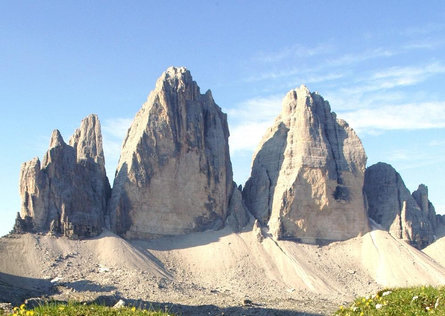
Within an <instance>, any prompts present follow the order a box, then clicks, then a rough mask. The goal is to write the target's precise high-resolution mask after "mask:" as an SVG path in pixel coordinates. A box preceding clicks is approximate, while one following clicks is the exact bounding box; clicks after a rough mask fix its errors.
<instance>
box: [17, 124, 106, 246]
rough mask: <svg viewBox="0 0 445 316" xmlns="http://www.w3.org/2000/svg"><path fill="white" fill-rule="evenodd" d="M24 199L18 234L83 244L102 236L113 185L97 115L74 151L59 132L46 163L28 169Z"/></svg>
mask: <svg viewBox="0 0 445 316" xmlns="http://www.w3.org/2000/svg"><path fill="white" fill-rule="evenodd" d="M20 195H21V198H22V207H21V212H20V215H19V216H18V218H17V222H16V225H15V226H16V227H15V230H16V231H17V232H20V230H23V231H26V230H30V229H31V226H32V229H33V230H35V231H39V232H47V231H52V232H54V233H62V234H64V235H66V236H68V237H72V238H78V237H89V236H95V235H98V234H99V233H100V232H101V231H102V227H103V224H104V222H103V219H104V213H105V210H106V204H107V200H108V198H109V196H110V185H109V183H108V179H107V177H106V174H105V160H104V154H103V150H102V135H101V130H100V123H99V120H98V118H97V116H96V115H90V116H88V117H87V118H85V119H84V120H83V121H82V123H81V126H80V128H79V129H77V130H76V131H75V132H74V135H73V136H72V137H71V139H70V142H69V145H68V144H66V143H65V142H64V140H63V138H62V136H61V135H60V133H59V131H58V130H55V131H54V132H53V134H52V136H51V141H50V148H49V150H48V151H47V153H46V154H45V157H44V159H43V162H42V163H40V160H39V159H38V158H34V159H33V160H31V161H29V162H26V163H24V164H23V165H22V168H21V171H20Z"/></svg>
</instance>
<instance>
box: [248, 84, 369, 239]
mask: <svg viewBox="0 0 445 316" xmlns="http://www.w3.org/2000/svg"><path fill="white" fill-rule="evenodd" d="M366 159H367V158H366V154H365V151H364V149H363V146H362V143H361V141H360V139H359V138H358V137H357V135H356V134H355V132H354V130H353V129H352V128H350V127H349V125H348V124H347V123H346V122H345V121H343V120H341V119H338V118H337V117H336V114H335V113H333V112H331V109H330V105H329V103H328V102H327V101H325V100H324V99H323V98H322V97H321V96H320V95H318V94H317V93H311V92H310V91H309V90H308V89H307V88H306V87H305V86H301V87H300V88H297V89H295V90H291V91H290V92H289V93H288V94H287V95H286V97H285V98H284V99H283V102H282V111H281V114H280V115H279V116H278V117H277V118H276V120H275V123H274V125H273V126H272V127H271V128H269V129H268V131H267V132H266V134H265V135H264V136H263V139H262V141H261V143H260V145H259V146H258V148H257V151H256V153H255V154H254V157H253V163H252V172H251V177H250V178H249V180H248V181H247V183H246V185H245V188H244V190H243V198H244V201H245V203H246V205H247V207H248V209H249V210H250V212H251V213H253V214H254V216H255V217H256V218H257V219H258V220H259V221H260V223H261V224H262V225H268V226H269V230H270V232H271V233H272V234H273V235H274V236H275V237H276V238H281V239H295V240H300V241H303V242H309V243H318V242H324V241H333V240H345V239H348V238H351V237H355V236H357V235H360V234H363V233H365V232H367V231H368V219H367V213H366V205H365V199H364V195H363V192H362V188H363V179H364V171H365V168H366Z"/></svg>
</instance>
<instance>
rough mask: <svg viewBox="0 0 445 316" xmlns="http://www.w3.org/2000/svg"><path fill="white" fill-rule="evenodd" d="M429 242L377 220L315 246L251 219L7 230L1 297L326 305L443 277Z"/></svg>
mask: <svg viewBox="0 0 445 316" xmlns="http://www.w3.org/2000/svg"><path fill="white" fill-rule="evenodd" d="M439 241H440V240H439ZM439 241H438V242H439ZM430 247H431V248H430ZM430 247H429V250H428V251H425V252H426V253H425V252H422V251H419V250H417V249H415V248H413V247H411V246H409V245H408V244H406V243H405V242H403V241H401V240H397V239H395V238H393V237H392V236H391V235H389V234H388V233H387V232H384V231H381V230H378V229H375V230H373V231H372V232H370V233H368V234H366V235H364V236H361V237H357V238H354V239H350V240H347V241H343V242H334V243H330V244H328V245H324V246H318V245H307V244H300V243H296V242H292V241H276V240H274V239H273V238H271V237H270V236H268V234H267V231H264V230H263V231H261V230H260V229H259V228H254V225H253V224H251V225H250V227H248V228H246V230H245V231H244V232H241V233H233V232H232V231H231V230H230V228H225V229H223V230H220V231H209V232H203V233H193V234H189V235H186V236H176V237H165V238H160V239H156V240H151V241H126V240H124V239H122V238H120V237H118V236H116V235H114V234H113V233H111V232H108V231H105V232H104V233H102V234H101V235H100V236H99V237H97V238H94V239H89V240H69V239H67V238H64V237H54V236H49V235H39V234H25V235H9V236H6V237H3V238H1V239H0V302H1V301H3V302H11V303H13V304H19V303H21V302H23V300H24V299H26V298H30V297H44V298H45V299H55V300H63V301H66V300H78V301H83V302H87V301H98V302H102V303H105V304H110V305H113V304H114V303H116V302H117V301H118V300H119V299H124V300H125V301H126V303H127V304H132V305H136V306H140V307H149V306H152V307H155V308H161V309H163V310H164V309H165V310H169V311H171V312H174V313H176V314H178V315H328V314H331V313H332V312H333V311H334V310H336V309H337V308H338V306H339V305H342V304H347V303H348V302H351V301H352V300H353V299H354V298H355V297H357V296H363V295H369V294H373V293H375V292H376V291H377V290H378V289H381V288H385V287H398V286H409V285H420V284H432V285H439V284H445V268H444V267H443V266H442V265H440V264H439V263H438V262H441V263H442V264H443V263H444V261H445V260H443V259H441V253H443V251H440V249H443V248H444V247H445V243H444V242H443V241H440V243H437V246H435V247H433V246H430ZM427 254H428V255H427ZM432 258H434V259H432ZM435 260H436V261H435ZM30 302H32V300H30Z"/></svg>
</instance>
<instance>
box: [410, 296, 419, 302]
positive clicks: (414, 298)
mask: <svg viewBox="0 0 445 316" xmlns="http://www.w3.org/2000/svg"><path fill="white" fill-rule="evenodd" d="M418 298H419V297H418V296H417V295H416V296H413V298H412V299H411V302H413V301H415V300H417V299H418Z"/></svg>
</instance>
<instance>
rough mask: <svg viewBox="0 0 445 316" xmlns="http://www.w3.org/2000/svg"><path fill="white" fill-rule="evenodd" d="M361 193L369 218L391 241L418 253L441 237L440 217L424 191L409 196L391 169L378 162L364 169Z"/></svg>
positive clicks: (426, 190) (423, 188) (422, 187)
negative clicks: (400, 242)
mask: <svg viewBox="0 0 445 316" xmlns="http://www.w3.org/2000/svg"><path fill="white" fill-rule="evenodd" d="M364 191H365V193H366V196H367V199H368V204H369V217H370V218H372V219H373V220H374V221H375V222H377V223H378V224H380V225H381V226H382V228H384V229H386V230H388V231H389V232H390V233H391V235H393V236H394V237H396V238H400V239H404V240H406V241H407V242H409V243H410V244H411V245H413V246H415V247H417V248H419V249H422V248H424V247H426V246H427V245H429V244H430V243H432V242H433V241H434V240H435V238H436V237H437V236H438V235H441V228H442V224H441V221H440V219H441V217H440V216H439V217H438V216H436V212H435V210H434V206H433V205H432V204H431V202H430V201H429V200H428V189H427V187H426V186H425V185H420V186H419V188H418V189H417V190H416V191H414V192H413V194H412V195H411V194H410V192H409V190H408V189H407V188H406V186H405V183H404V182H403V180H402V178H401V176H400V174H399V173H398V172H397V171H396V170H395V169H394V168H393V167H392V166H391V165H389V164H386V163H382V162H379V163H377V164H375V165H372V166H370V167H368V168H367V169H366V173H365V185H364ZM436 231H437V232H436Z"/></svg>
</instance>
